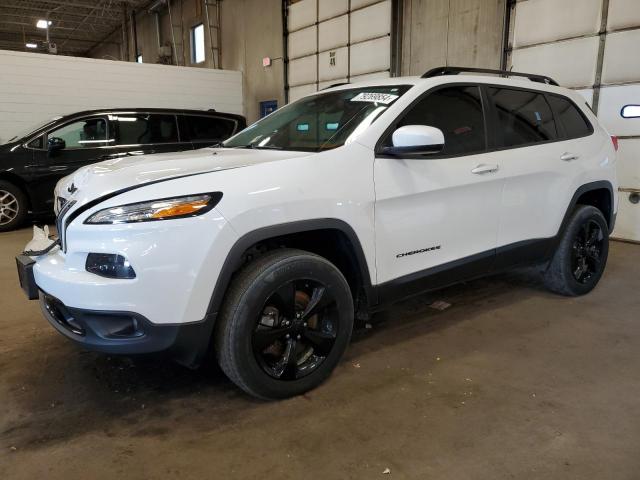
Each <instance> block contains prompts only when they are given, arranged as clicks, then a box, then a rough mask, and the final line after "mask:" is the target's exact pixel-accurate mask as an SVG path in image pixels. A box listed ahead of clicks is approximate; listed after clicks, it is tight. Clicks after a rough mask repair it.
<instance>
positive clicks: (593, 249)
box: [545, 205, 609, 296]
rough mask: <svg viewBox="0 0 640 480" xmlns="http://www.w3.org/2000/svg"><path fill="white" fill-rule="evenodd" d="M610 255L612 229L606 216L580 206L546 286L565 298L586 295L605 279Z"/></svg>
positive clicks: (546, 278) (561, 245)
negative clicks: (610, 232) (605, 269)
mask: <svg viewBox="0 0 640 480" xmlns="http://www.w3.org/2000/svg"><path fill="white" fill-rule="evenodd" d="M608 254H609V227H608V225H607V221H606V220H605V218H604V216H603V215H602V212H601V211H600V210H598V209H597V208H595V207H591V206H586V205H580V206H578V207H577V208H576V210H575V211H574V213H573V215H572V216H571V219H570V220H569V222H568V224H567V227H566V228H565V231H564V233H563V235H562V238H561V240H560V244H559V245H558V248H557V250H556V252H555V254H554V256H553V259H552V260H551V262H550V264H549V267H548V268H547V271H546V272H545V284H546V285H547V287H548V288H549V289H550V290H552V291H554V292H556V293H560V294H562V295H569V296H575V295H584V294H585V293H588V292H590V291H591V290H592V289H593V288H594V287H595V286H596V284H597V283H598V281H599V280H600V277H602V274H603V273H604V268H605V266H606V264H607V256H608Z"/></svg>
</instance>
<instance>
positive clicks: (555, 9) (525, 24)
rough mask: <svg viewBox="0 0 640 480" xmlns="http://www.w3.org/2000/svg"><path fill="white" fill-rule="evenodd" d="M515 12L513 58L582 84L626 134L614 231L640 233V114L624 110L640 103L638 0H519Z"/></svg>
mask: <svg viewBox="0 0 640 480" xmlns="http://www.w3.org/2000/svg"><path fill="white" fill-rule="evenodd" d="M511 16H512V21H511V32H510V42H509V43H510V45H509V49H508V65H509V66H513V69H514V70H519V71H524V72H531V73H543V74H546V75H550V76H551V77H554V78H555V79H556V80H557V81H558V82H559V83H560V84H561V85H563V86H566V87H570V88H573V89H576V90H578V91H579V92H580V93H581V94H582V95H583V96H584V97H585V99H586V100H587V101H588V102H589V104H591V105H592V106H593V108H594V110H595V111H597V114H598V117H599V118H600V120H601V121H602V123H603V124H604V125H605V127H606V128H607V129H608V130H609V132H610V133H611V134H612V135H617V136H618V137H619V138H620V149H619V151H618V179H619V183H620V191H619V193H618V196H619V200H620V206H619V211H618V219H617V224H616V230H615V232H614V237H619V238H624V239H629V240H635V241H640V203H633V202H634V201H635V200H636V199H637V193H640V119H637V118H636V119H630V118H626V119H625V118H622V116H621V109H622V107H623V106H624V105H627V104H640V60H639V59H640V54H639V53H638V46H639V45H640V1H638V0H563V1H562V2H559V1H558V0H520V1H518V2H516V3H515V4H514V5H513V6H512V8H511ZM634 194H635V195H634Z"/></svg>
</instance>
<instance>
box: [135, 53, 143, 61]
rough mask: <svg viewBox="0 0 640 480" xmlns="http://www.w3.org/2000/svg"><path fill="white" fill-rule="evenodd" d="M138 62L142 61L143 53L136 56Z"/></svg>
mask: <svg viewBox="0 0 640 480" xmlns="http://www.w3.org/2000/svg"><path fill="white" fill-rule="evenodd" d="M136 62H137V63H142V54H140V55H138V56H136Z"/></svg>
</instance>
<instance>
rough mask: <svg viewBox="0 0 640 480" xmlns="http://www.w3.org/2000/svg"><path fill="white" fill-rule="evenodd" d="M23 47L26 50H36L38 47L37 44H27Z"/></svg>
mask: <svg viewBox="0 0 640 480" xmlns="http://www.w3.org/2000/svg"><path fill="white" fill-rule="evenodd" d="M25 47H27V48H38V45H37V44H35V43H27V44H26V45H25Z"/></svg>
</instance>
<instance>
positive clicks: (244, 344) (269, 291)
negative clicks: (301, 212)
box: [215, 249, 354, 400]
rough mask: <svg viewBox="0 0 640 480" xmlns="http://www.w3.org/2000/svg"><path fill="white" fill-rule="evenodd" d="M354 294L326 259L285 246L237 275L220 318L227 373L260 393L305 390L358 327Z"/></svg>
mask: <svg viewBox="0 0 640 480" xmlns="http://www.w3.org/2000/svg"><path fill="white" fill-rule="evenodd" d="M353 316H354V310H353V299H352V296H351V291H350V289H349V285H348V283H347V281H346V280H345V278H344V276H343V275H342V273H341V272H340V271H339V270H338V269H337V268H336V267H335V266H334V265H333V264H332V263H331V262H329V261H328V260H326V259H324V258H322V257H320V256H318V255H314V254H312V253H309V252H304V251H301V250H291V249H281V250H277V251H273V252H270V253H268V254H266V255H265V256H263V257H261V258H259V259H257V260H255V261H254V262H252V263H250V264H249V265H247V266H246V267H244V268H243V269H242V270H240V271H239V272H238V274H237V275H236V276H235V278H234V280H233V282H232V284H231V286H230V288H229V291H228V292H227V295H226V297H225V301H224V304H223V307H222V310H221V313H220V317H219V318H218V320H217V322H216V333H215V349H216V356H217V358H218V363H219V364H220V367H221V368H222V370H223V371H224V372H225V373H226V375H227V376H228V377H229V378H230V379H231V380H232V381H233V382H234V383H235V384H236V385H237V386H238V387H240V388H241V389H243V390H244V391H245V392H247V393H249V394H251V395H253V396H256V397H259V398H263V399H269V400H271V399H280V398H287V397H291V396H294V395H299V394H302V393H304V392H306V391H308V390H311V389H313V388H315V387H316V386H318V385H320V384H321V383H322V382H323V381H324V380H325V379H326V378H327V377H328V376H329V374H330V373H331V372H332V371H333V369H334V368H335V366H336V365H337V364H338V361H339V360H340V358H341V357H342V354H343V353H344V351H345V350H346V348H347V345H348V344H349V340H350V338H351V333H352V330H353Z"/></svg>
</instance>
